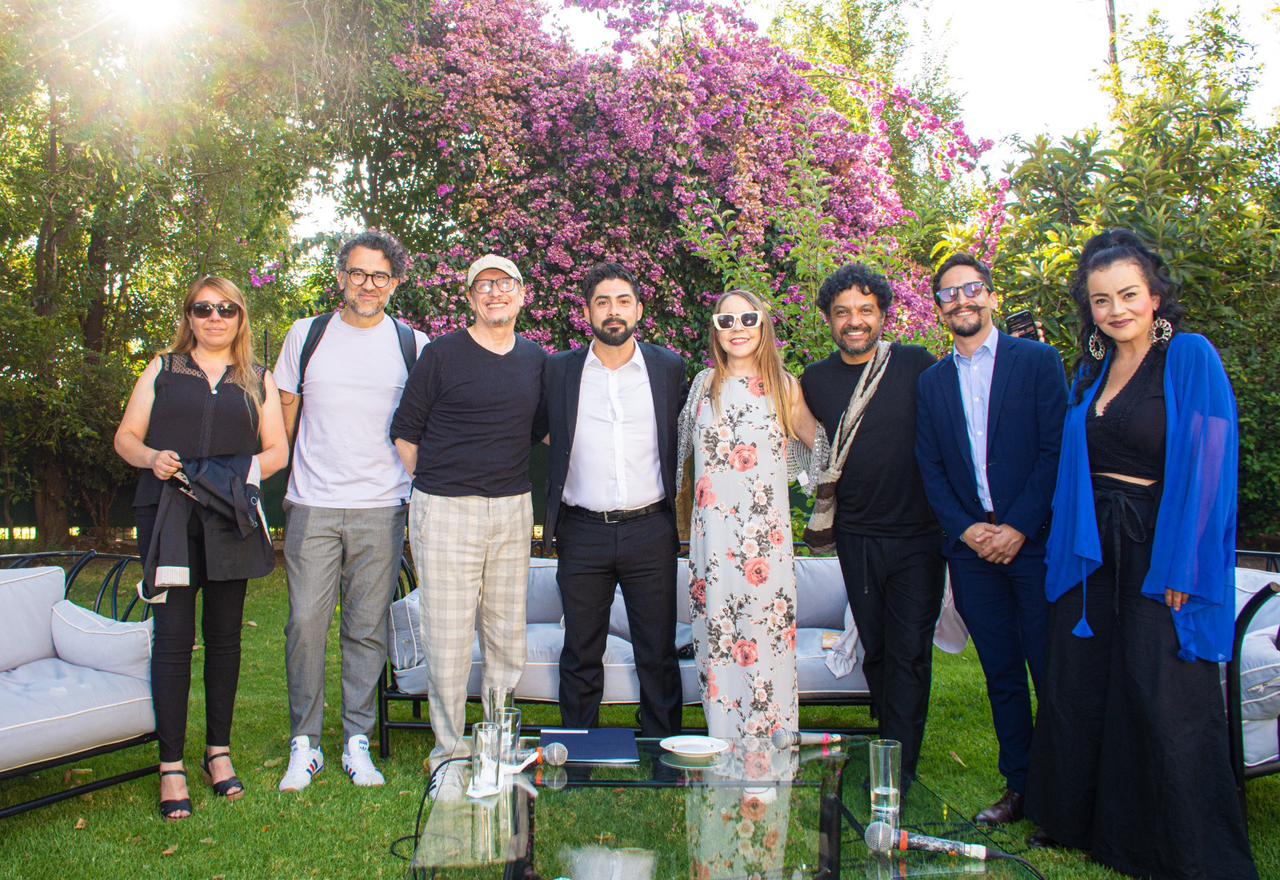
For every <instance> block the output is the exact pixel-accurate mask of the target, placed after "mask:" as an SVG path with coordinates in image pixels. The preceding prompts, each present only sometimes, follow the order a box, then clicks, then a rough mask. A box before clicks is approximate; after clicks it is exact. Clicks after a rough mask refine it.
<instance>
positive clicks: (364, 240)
mask: <svg viewBox="0 0 1280 880" xmlns="http://www.w3.org/2000/svg"><path fill="white" fill-rule="evenodd" d="M358 247H363V248H368V249H369V250H372V251H380V252H381V253H382V255H383V256H384V257H386V258H387V262H389V263H390V264H391V275H392V277H394V278H399V279H402V280H403V279H404V277H405V272H406V271H408V269H409V251H408V250H406V249H405V246H404V245H402V244H401V243H400V240H399V239H397V238H396V237H395V236H394V235H392V234H391V233H390V232H383V231H382V230H381V229H366V230H365V231H364V232H361V233H360V234H359V235H355V236H352V237H351V238H348V239H347V240H346V241H344V242H343V243H342V247H341V248H339V249H338V256H337V258H336V259H335V260H334V261H333V264H334V268H336V269H337V270H338V271H339V272H345V271H347V258H348V257H350V256H351V252H352V251H353V250H355V249H356V248H358Z"/></svg>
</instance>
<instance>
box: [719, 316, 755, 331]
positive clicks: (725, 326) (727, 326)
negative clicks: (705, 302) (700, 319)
mask: <svg viewBox="0 0 1280 880" xmlns="http://www.w3.org/2000/svg"><path fill="white" fill-rule="evenodd" d="M711 323H712V324H714V325H715V327H716V329H717V330H732V329H733V328H734V327H736V326H738V325H739V324H740V325H742V327H743V329H746V330H750V329H751V328H752V327H755V326H756V325H757V324H759V323H760V313H759V312H736V313H735V312H720V313H719V314H717V315H712V316H711Z"/></svg>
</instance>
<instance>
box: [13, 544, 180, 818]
mask: <svg viewBox="0 0 1280 880" xmlns="http://www.w3.org/2000/svg"><path fill="white" fill-rule="evenodd" d="M94 558H98V559H103V560H105V561H106V562H107V564H108V573H107V576H106V578H105V579H104V580H103V582H102V584H101V586H100V587H99V588H98V591H97V595H96V597H94V599H93V601H92V602H91V604H92V607H93V610H90V609H89V608H86V607H84V606H82V605H78V604H76V603H74V602H72V601H70V599H69V598H68V597H69V596H70V594H71V590H72V587H73V585H74V584H75V580H76V575H78V574H79V573H80V572H81V571H82V570H83V568H84V566H85V565H86V564H87V563H88V562H89V561H90V560H92V559H94ZM59 559H65V560H69V562H70V565H71V567H70V570H69V571H68V572H65V573H64V571H63V569H62V568H59V567H57V566H54V565H41V566H38V567H21V566H24V565H29V564H30V563H33V562H46V561H57V560H59ZM136 562H137V558H136V557H129V556H99V554H95V553H93V552H89V553H84V554H57V553H53V554H37V555H34V556H23V557H0V783H3V782H4V780H9V779H13V778H16V777H20V776H26V775H28V774H32V773H36V772H38V771H41V770H45V769H49V768H53V767H59V766H63V765H73V764H76V763H79V762H81V761H83V760H85V759H87V758H91V757H93V756H95V755H101V754H105V753H107V752H114V751H117V750H119V749H126V748H130V747H132V746H136V745H141V744H143V743H149V742H151V741H152V740H154V739H155V738H156V735H155V713H154V711H153V710H152V706H151V630H152V621H151V620H149V619H147V620H137V621H133V622H128V621H127V618H128V616H129V614H130V612H132V611H135V610H136V608H135V603H130V604H129V605H127V606H126V607H125V608H124V609H123V610H122V609H121V608H120V607H119V605H118V604H117V589H118V588H119V585H120V579H121V575H122V574H123V572H124V570H125V568H126V567H128V566H129V565H130V563H134V564H135V574H136ZM127 592H128V588H126V596H127ZM102 611H106V612H107V614H102V613H99V612H102ZM142 613H145V612H142ZM108 615H109V616H108ZM117 618H119V619H117ZM155 772H156V764H155V763H154V760H153V759H151V758H150V756H149V757H148V763H147V764H145V765H144V766H142V767H139V768H137V769H135V770H130V771H128V772H124V773H120V774H117V775H115V776H111V777H108V778H105V779H98V780H95V781H92V782H89V783H87V784H85V785H80V786H77V787H74V788H68V789H65V790H62V791H58V792H56V793H54V794H51V795H47V796H44V797H40V798H36V799H34V800H29V801H25V802H22V803H18V804H12V805H6V806H3V807H0V819H3V818H6V817H8V816H11V815H15V814H17V813H21V812H25V811H26V810H31V809H35V808H36V807H41V806H45V805H46V804H52V803H56V802H57V801H61V800H65V799H67V798H71V797H75V796H76V795H80V794H85V793H87V792H91V791H96V790H97V789H100V788H104V787H106V786H108V785H114V784H115V783H117V782H124V781H126V780H129V779H137V778H139V777H141V776H146V775H150V774H152V773H155ZM3 788H4V786H3V785H2V784H0V791H3Z"/></svg>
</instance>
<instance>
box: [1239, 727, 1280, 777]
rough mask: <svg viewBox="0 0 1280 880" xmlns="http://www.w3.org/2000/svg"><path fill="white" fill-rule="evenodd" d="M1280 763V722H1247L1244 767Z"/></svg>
mask: <svg viewBox="0 0 1280 880" xmlns="http://www.w3.org/2000/svg"><path fill="white" fill-rule="evenodd" d="M1270 761H1280V721H1277V720H1276V719H1275V718H1272V719H1269V720H1267V721H1246V722H1245V723H1244V765H1245V766H1246V767H1257V766H1258V765H1259V764H1266V763H1268V762H1270Z"/></svg>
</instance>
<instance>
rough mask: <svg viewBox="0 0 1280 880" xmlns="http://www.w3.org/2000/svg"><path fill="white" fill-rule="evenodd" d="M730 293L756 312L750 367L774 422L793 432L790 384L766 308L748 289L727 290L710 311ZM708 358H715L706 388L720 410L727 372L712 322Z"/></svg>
mask: <svg viewBox="0 0 1280 880" xmlns="http://www.w3.org/2000/svg"><path fill="white" fill-rule="evenodd" d="M731 296H740V297H742V298H743V299H745V300H746V301H747V302H748V303H749V304H750V306H751V308H753V309H755V310H756V311H758V312H759V313H760V323H759V324H757V325H756V326H757V327H759V328H760V344H759V345H758V346H756V353H755V363H754V365H753V366H754V371H755V374H756V375H757V376H759V377H760V378H761V379H762V380H763V381H764V393H765V394H766V395H768V397H769V400H770V401H771V402H772V403H773V411H774V413H776V414H777V416H778V424H779V425H781V426H782V433H783V434H785V435H786V436H787V437H789V438H794V437H795V436H796V432H795V426H794V425H793V424H792V420H791V393H790V389H791V385H790V382H789V380H790V375H789V374H788V373H787V370H786V368H785V367H783V366H782V355H780V354H778V343H777V336H776V335H775V334H774V332H773V318H772V317H771V316H770V314H769V308H768V306H766V305H765V304H764V302H763V301H761V299H760V298H759V297H758V296H756V295H755V294H754V293H752V292H751V291H749V290H740V289H737V290H728V291H725V292H724V293H722V294H721V295H720V298H719V299H718V300H716V307H715V308H714V309H712V311H711V314H713V315H717V314H719V313H720V306H721V305H723V304H724V301H725V300H727V299H728V298H729V297H731ZM711 358H712V360H714V361H715V365H716V366H715V369H714V370H712V371H711V381H710V386H709V387H708V389H707V393H708V395H710V397H711V403H712V404H713V405H714V406H715V408H716V413H717V414H719V412H720V389H721V387H723V385H724V377H725V376H727V375H728V374H729V354H728V352H726V351H725V350H724V346H722V345H721V344H720V333H719V331H718V330H716V326H715V324H714V323H712V325H711Z"/></svg>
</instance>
